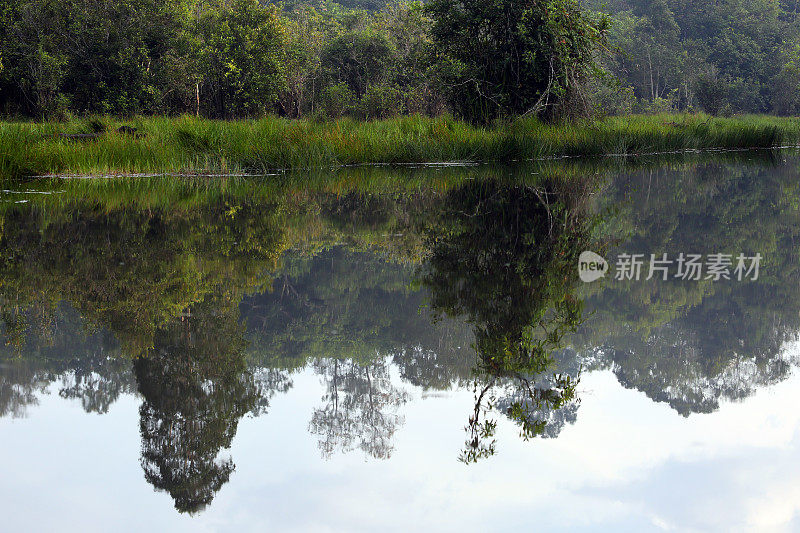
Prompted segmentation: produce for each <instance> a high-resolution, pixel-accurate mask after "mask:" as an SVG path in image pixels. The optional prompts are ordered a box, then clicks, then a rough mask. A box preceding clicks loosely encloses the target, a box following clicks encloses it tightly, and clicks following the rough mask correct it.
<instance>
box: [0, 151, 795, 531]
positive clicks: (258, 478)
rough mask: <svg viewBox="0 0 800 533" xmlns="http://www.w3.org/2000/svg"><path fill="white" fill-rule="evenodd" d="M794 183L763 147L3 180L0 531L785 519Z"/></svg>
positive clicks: (564, 526)
mask: <svg viewBox="0 0 800 533" xmlns="http://www.w3.org/2000/svg"><path fill="white" fill-rule="evenodd" d="M798 178H800V157H798V156H796V155H792V154H781V155H777V156H775V155H772V156H769V155H767V156H764V155H763V154H749V153H745V154H739V155H737V156H735V157H732V156H723V155H720V156H715V158H714V159H713V160H708V159H707V158H699V157H698V158H694V159H692V158H688V159H684V158H682V159H680V160H678V161H661V162H655V161H651V162H644V163H640V164H637V165H630V164H628V165H623V164H622V163H621V162H618V163H612V164H606V165H605V166H604V167H603V166H599V165H590V164H586V163H575V162H564V163H555V162H551V163H541V164H537V165H530V166H529V165H525V166H521V167H515V168H496V167H486V168H484V167H465V168H458V167H437V168H416V169H411V168H407V169H391V168H379V169H349V170H346V171H344V170H343V171H340V172H337V173H331V174H330V175H322V176H310V175H309V176H299V177H298V176H273V177H269V178H267V179H261V180H259V179H241V178H238V179H236V180H225V179H218V178H215V179H211V180H210V179H207V178H198V179H194V180H177V179H175V178H170V179H158V178H152V179H151V178H139V179H136V180H64V181H57V180H53V181H48V182H34V183H30V184H27V185H26V186H25V187H22V188H21V189H20V190H13V191H4V192H3V193H2V195H1V196H0V310H1V311H2V314H1V315H0V333H1V334H2V347H0V436H1V437H0V453H2V457H4V459H3V461H1V462H0V480H2V481H0V509H1V510H2V511H3V515H4V521H3V526H2V528H3V529H6V530H8V531H23V530H25V531H30V530H35V531H52V530H62V531H96V530H97V531H102V530H108V529H111V528H113V529H115V530H124V531H141V530H143V529H144V528H152V529H154V530H169V531H180V530H191V531H197V530H201V531H202V530H237V531H241V530H244V531H249V530H258V531H263V530H274V531H375V530H381V531H408V530H431V531H449V530H459V531H511V530H518V529H520V528H524V529H525V530H531V529H537V530H538V529H541V530H546V531H550V530H569V531H581V530H585V531H648V530H654V531H658V530H666V531H671V530H677V531H731V530H753V531H773V530H774V531H796V530H798V529H800V517H799V516H798V512H800V481H798V480H799V479H800V433H798V430H800V410H798V409H797V406H798V405H800V376H799V375H798V371H797V366H798V363H800V344H798V342H797V340H798V332H800V283H799V282H800V262H798V259H799V258H798V248H797V247H796V244H795V243H796V242H797V243H798V244H800V181H798ZM44 193H47V194H44ZM586 251H591V252H593V253H594V254H597V257H598V258H601V259H598V261H597V265H596V267H597V268H598V269H600V271H601V274H604V275H599V276H597V277H598V279H596V280H594V281H591V282H584V281H581V277H579V257H580V256H581V253H582V252H586ZM593 257H594V256H593ZM690 257H694V258H695V263H697V264H699V265H700V267H699V268H700V270H699V271H698V272H695V273H689V274H688V275H687V261H688V260H689V258H690ZM756 257H757V258H758V260H756V259H755V258H756ZM603 261H605V262H606V264H607V267H606V266H604V264H603ZM637 261H638V262H639V267H638V268H631V267H632V266H636V264H637ZM657 261H661V262H660V263H659V262H657ZM654 266H655V267H661V268H655V269H654V268H653V267H654ZM603 269H605V270H604V271H603ZM648 278H649V279H648Z"/></svg>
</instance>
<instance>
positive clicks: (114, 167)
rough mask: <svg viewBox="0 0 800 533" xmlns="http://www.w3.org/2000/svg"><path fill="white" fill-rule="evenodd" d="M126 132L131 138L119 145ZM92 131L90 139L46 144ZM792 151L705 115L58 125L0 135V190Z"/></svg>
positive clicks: (795, 128)
mask: <svg viewBox="0 0 800 533" xmlns="http://www.w3.org/2000/svg"><path fill="white" fill-rule="evenodd" d="M122 124H127V125H130V126H133V127H135V128H137V132H138V133H139V134H140V135H138V136H131V135H125V134H120V133H117V132H116V128H117V127H119V126H120V125H122ZM97 131H101V132H102V133H101V134H100V135H99V136H98V137H97V138H96V139H90V140H71V139H66V138H61V137H58V136H57V135H58V134H74V133H92V132H97ZM798 142H800V119H796V118H795V119H791V118H787V119H781V118H775V117H765V116H744V117H738V118H729V119H724V118H712V117H709V116H706V115H702V114H699V115H654V116H626V117H614V118H608V119H604V120H598V121H581V122H575V123H571V124H562V125H548V124H543V123H541V122H539V121H537V120H533V119H521V120H517V121H513V122H508V123H504V124H498V125H495V126H492V127H486V128H481V127H475V126H471V125H469V124H466V123H464V122H461V121H457V120H454V119H452V118H450V117H439V118H427V117H421V116H410V117H399V118H395V119H389V120H383V121H373V122H359V121H355V120H351V119H340V120H336V121H330V122H313V121H307V120H285V119H281V118H275V117H269V118H264V119H259V120H240V121H212V120H205V119H197V118H194V117H180V118H165V117H147V118H145V117H141V118H135V119H133V120H130V121H125V122H122V121H119V120H115V119H111V118H108V117H99V118H92V119H87V120H79V121H71V122H66V123H58V122H46V123H25V122H6V123H0V179H3V180H11V179H20V178H25V177H32V176H42V175H50V174H55V175H93V176H97V175H117V174H128V175H129V174H141V173H146V174H171V173H187V174H215V173H221V174H236V173H258V174H263V173H268V172H270V171H274V170H276V169H299V168H302V169H309V168H330V167H340V166H348V165H363V164H376V163H379V164H380V163H383V164H408V163H431V162H477V161H501V162H509V161H514V160H525V159H537V158H547V157H574V156H608V155H619V156H634V157H641V156H645V155H648V154H653V153H661V152H677V151H686V150H709V149H746V148H775V147H777V146H779V145H781V144H782V143H783V144H796V143H798Z"/></svg>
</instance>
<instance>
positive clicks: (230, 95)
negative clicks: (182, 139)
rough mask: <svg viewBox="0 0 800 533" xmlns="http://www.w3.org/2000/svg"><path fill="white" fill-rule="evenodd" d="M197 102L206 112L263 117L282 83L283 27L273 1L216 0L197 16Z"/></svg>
mask: <svg viewBox="0 0 800 533" xmlns="http://www.w3.org/2000/svg"><path fill="white" fill-rule="evenodd" d="M197 34H198V41H199V43H198V44H199V50H198V53H197V61H198V77H199V83H200V87H199V96H198V98H199V100H200V104H199V105H200V107H202V108H203V109H204V111H205V114H207V115H209V116H217V117H242V116H262V115H264V114H265V113H267V112H268V111H272V109H273V106H274V105H275V104H276V103H277V100H278V93H279V91H280V90H281V89H283V87H284V68H285V63H286V60H285V48H284V41H285V35H284V28H283V26H282V23H281V21H280V19H279V16H278V9H277V8H276V7H275V6H262V5H261V4H259V3H258V2H256V1H254V0H233V1H231V2H229V1H224V0H219V1H212V2H210V3H209V4H208V5H205V6H202V9H201V14H200V15H199V17H198V20H197Z"/></svg>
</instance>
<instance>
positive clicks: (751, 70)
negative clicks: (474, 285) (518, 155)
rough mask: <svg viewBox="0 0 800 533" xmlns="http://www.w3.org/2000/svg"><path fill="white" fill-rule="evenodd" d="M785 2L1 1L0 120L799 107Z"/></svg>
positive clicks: (789, 6) (797, 35) (790, 0)
mask: <svg viewBox="0 0 800 533" xmlns="http://www.w3.org/2000/svg"><path fill="white" fill-rule="evenodd" d="M799 10H800V3H798V1H797V0H716V1H714V2H711V1H705V2H699V3H698V2H687V1H685V0H614V1H612V2H610V3H603V4H600V3H599V2H598V1H597V0H593V1H592V2H589V3H586V4H584V3H581V2H579V1H578V0H550V1H548V2H543V3H542V2H534V1H531V0H524V1H514V0H495V1H491V2H486V1H483V0H459V1H453V0H429V1H428V2H425V3H419V2H405V1H401V2H394V1H392V2H389V3H385V2H381V1H378V0H355V1H346V0H342V1H341V2H340V3H332V2H324V1H323V2H311V3H306V2H295V1H290V2H283V3H264V2H258V1H256V0H167V1H164V2H157V1H155V0H144V1H133V0H113V1H112V0H102V1H97V0H71V1H68V2H58V1H55V0H0V113H2V114H3V115H5V116H9V117H34V118H65V117H69V116H72V115H83V114H111V115H119V116H131V115H136V114H167V115H176V114H184V113H191V114H198V115H201V116H205V117H211V118H244V117H257V116H263V115H266V114H278V115H281V116H285V117H290V118H294V117H300V116H304V117H311V118H315V119H316V118H320V119H323V118H335V117H339V116H342V115H348V116H353V117H357V118H362V119H372V118H385V117H389V116H393V115H398V114H414V113H420V114H426V115H440V114H444V113H450V114H453V115H456V116H459V117H463V118H467V119H470V120H473V121H476V122H488V121H491V120H494V119H496V118H498V117H508V116H518V115H537V116H540V117H542V118H545V119H548V118H564V117H571V116H586V115H591V114H598V113H604V114H625V113H637V112H638V113H642V112H644V113H648V112H660V111H687V110H688V111H694V110H698V111H700V110H702V111H705V112H708V113H711V114H720V115H727V114H732V113H773V114H781V115H791V114H798V113H800V25H799V24H798V11H799Z"/></svg>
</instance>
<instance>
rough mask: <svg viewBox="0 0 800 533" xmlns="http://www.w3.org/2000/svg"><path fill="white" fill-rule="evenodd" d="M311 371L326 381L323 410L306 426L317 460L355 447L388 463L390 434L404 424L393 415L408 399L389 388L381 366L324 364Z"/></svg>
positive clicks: (335, 361) (334, 361) (329, 361)
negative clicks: (316, 448)
mask: <svg viewBox="0 0 800 533" xmlns="http://www.w3.org/2000/svg"><path fill="white" fill-rule="evenodd" d="M315 370H316V371H317V373H319V374H320V375H321V376H323V377H324V379H325V380H326V382H327V392H326V394H325V396H323V398H322V399H323V401H324V402H325V405H324V406H323V407H321V408H318V409H315V410H314V414H313V415H312V417H311V423H310V424H309V430H310V431H311V433H312V434H313V435H317V436H319V439H320V440H319V449H320V451H321V453H322V456H323V457H325V458H330V457H331V456H332V455H333V453H334V452H335V451H336V450H337V449H338V450H341V451H343V452H346V451H350V450H352V449H354V448H358V449H360V450H361V451H362V452H364V454H366V455H368V456H370V457H374V458H375V459H388V458H389V457H390V456H391V454H392V451H393V449H394V445H393V443H392V438H393V436H394V433H395V430H396V429H397V427H398V426H400V425H402V424H403V421H404V419H403V417H402V416H401V415H399V414H398V413H397V410H398V408H399V407H400V406H401V405H403V404H404V403H405V402H406V401H407V400H408V395H407V393H405V392H404V391H402V390H400V389H398V388H396V387H394V386H392V384H391V379H390V377H389V366H388V364H387V363H386V361H383V360H379V361H375V362H372V363H368V364H359V363H357V362H355V361H353V360H339V359H336V358H334V359H323V360H319V361H317V362H316V363H315Z"/></svg>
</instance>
